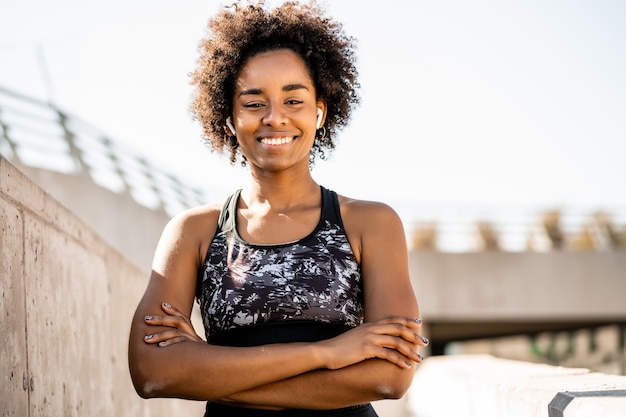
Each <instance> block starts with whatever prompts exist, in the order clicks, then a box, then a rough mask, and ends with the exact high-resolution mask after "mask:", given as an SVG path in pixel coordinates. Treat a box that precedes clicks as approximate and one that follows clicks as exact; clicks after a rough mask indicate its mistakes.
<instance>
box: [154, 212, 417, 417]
mask: <svg viewBox="0 0 626 417" xmlns="http://www.w3.org/2000/svg"><path fill="white" fill-rule="evenodd" d="M349 214H350V215H347V216H346V215H344V218H350V219H351V222H345V223H346V228H347V229H348V230H352V231H355V234H356V235H357V236H359V239H356V240H355V239H354V235H353V236H352V237H353V239H352V240H351V242H352V244H353V248H354V249H355V253H356V254H357V255H358V256H359V257H360V259H361V263H362V269H363V277H364V283H365V288H364V289H365V294H366V299H365V305H366V320H367V321H368V323H374V322H378V321H380V320H382V318H383V317H387V316H389V315H402V316H404V317H407V316H413V317H417V316H418V310H417V303H416V301H415V297H414V295H413V291H412V287H411V284H410V280H409V278H408V257H407V252H406V243H405V238H404V232H403V230H402V225H401V223H400V221H399V218H398V217H397V215H396V214H395V213H394V212H393V211H391V210H390V209H389V208H387V207H386V206H381V205H371V204H369V203H368V204H366V207H364V208H362V207H355V208H354V210H353V211H352V212H350V213H349ZM363 217H365V218H367V219H368V221H364V219H363ZM374 220H375V221H374ZM355 224H356V225H363V224H365V225H369V226H368V227H367V228H366V229H365V230H363V231H362V232H361V231H359V229H357V227H355V226H354V225H355ZM189 326H190V325H189ZM367 326H368V324H366V325H365V326H364V327H367ZM405 326H406V328H407V329H410V332H412V333H413V336H414V337H413V338H411V335H408V336H405V337H406V339H410V340H412V343H409V344H408V345H406V346H405V347H404V348H405V349H406V348H408V349H410V350H412V351H413V352H411V351H409V353H408V354H407V356H406V357H404V358H402V357H398V358H397V359H396V365H394V364H393V361H390V360H380V359H370V360H366V361H363V362H360V363H358V364H354V365H351V366H348V367H343V368H341V369H338V370H332V371H330V370H315V371H313V372H307V373H304V374H301V375H297V376H294V377H290V378H286V379H284V380H281V381H276V382H274V383H271V384H267V385H263V386H259V387H256V388H254V389H251V390H246V391H240V392H238V393H236V394H233V395H230V396H228V398H223V399H222V401H229V402H235V403H239V405H247V406H255V407H278V408H337V407H343V406H348V405H354V404H359V403H364V402H368V401H372V400H379V399H384V398H400V397H401V396H402V395H403V394H404V392H405V391H406V390H407V389H408V387H409V385H410V382H411V380H412V377H413V370H412V369H410V368H409V367H407V366H403V365H402V364H401V363H398V360H405V361H406V360H409V361H411V362H420V361H421V358H420V357H419V356H418V355H417V353H416V351H417V345H425V344H426V343H427V342H426V341H425V340H422V339H421V338H420V337H419V336H418V335H417V333H418V332H419V326H418V324H417V323H415V322H412V323H411V321H410V320H407V321H406V324H405ZM172 327H180V326H179V325H174V324H172ZM187 332H189V330H187ZM191 332H192V330H191ZM350 332H354V331H350ZM350 332H348V333H350ZM172 336H175V334H174V335H165V336H163V337H164V339H168V338H170V337H172ZM359 337H361V336H359ZM406 339H405V340H406ZM155 342H156V341H155ZM168 343H169V342H168ZM344 345H348V344H347V343H344ZM350 346H351V345H350ZM389 347H391V346H389ZM388 350H389V349H388ZM405 351H406V350H405ZM411 365H412V363H411ZM337 392H341V393H342V395H340V396H339V395H337Z"/></svg>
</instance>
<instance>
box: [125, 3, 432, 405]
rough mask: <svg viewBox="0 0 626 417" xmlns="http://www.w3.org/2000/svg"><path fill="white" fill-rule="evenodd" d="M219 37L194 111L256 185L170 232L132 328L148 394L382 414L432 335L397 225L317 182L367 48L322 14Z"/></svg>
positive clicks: (257, 12)
mask: <svg viewBox="0 0 626 417" xmlns="http://www.w3.org/2000/svg"><path fill="white" fill-rule="evenodd" d="M210 29H211V31H210V34H209V36H208V37H207V38H206V39H205V40H203V42H202V44H201V51H202V52H201V57H200V59H199V61H198V68H197V70H196V71H195V73H194V74H193V76H192V77H193V78H192V80H193V83H194V84H195V86H196V95H195V97H194V100H193V106H192V109H193V111H194V113H195V115H196V116H197V118H198V119H199V120H200V122H201V123H202V126H203V134H204V137H205V138H206V141H207V143H208V144H209V145H210V146H211V147H212V149H214V150H217V151H220V152H223V151H228V152H229V153H230V158H231V162H235V161H237V160H239V161H241V162H242V163H243V164H245V165H247V166H248V167H249V170H250V174H251V181H250V183H249V184H248V185H247V186H246V187H244V188H243V189H242V190H239V191H237V192H236V193H234V194H233V195H232V196H231V197H229V199H228V200H227V201H226V202H220V203H218V204H211V205H207V206H202V207H198V208H195V209H191V210H188V211H185V212H183V213H181V214H179V215H178V216H176V217H175V218H173V219H172V220H171V222H170V223H169V224H168V225H167V226H166V228H165V230H164V232H163V235H162V238H161V240H160V242H159V244H158V247H157V250H156V253H155V257H154V263H153V271H152V276H151V278H150V282H149V284H148V287H147V289H146V292H145V294H144V296H143V298H142V299H141V301H140V303H139V306H138V308H137V311H136V314H135V316H134V319H133V322H132V328H131V333H130V341H129V364H130V371H131V376H132V379H133V383H134V385H135V388H136V389H137V392H138V393H139V395H141V396H142V397H144V398H147V397H180V398H189V399H199V400H208V402H207V414H206V415H210V416H221V415H224V416H227V415H228V416H233V415H246V416H257V415H258V416H261V415H263V416H264V415H281V416H296V415H307V416H317V415H320V416H322V415H346V416H375V415H376V413H375V412H374V410H373V408H372V407H371V405H370V404H369V402H370V401H374V400H378V399H384V398H400V397H401V396H402V395H403V394H404V393H405V391H406V390H407V389H408V387H409V385H410V383H411V380H412V377H413V370H414V368H415V364H416V363H419V362H421V361H422V356H421V355H420V354H419V353H418V352H417V351H418V347H419V346H426V344H427V343H428V340H427V339H425V338H423V337H421V336H420V335H419V325H420V323H421V320H419V319H417V317H419V311H418V307H417V302H416V299H415V296H414V293H413V290H412V287H411V283H410V279H409V274H408V258H407V248H406V243H405V242H406V241H405V236H404V231H403V228H402V224H401V222H400V219H399V217H398V216H397V214H396V213H395V212H394V211H393V210H392V209H391V208H390V207H388V206H387V205H384V204H382V203H376V202H367V201H360V200H355V199H351V198H348V197H345V196H340V195H337V194H336V193H334V192H333V191H330V190H328V189H326V188H324V187H321V186H320V185H318V184H317V183H316V182H315V180H314V179H313V177H312V175H311V171H310V167H311V165H312V162H313V161H314V159H315V157H316V156H319V157H322V158H323V157H324V156H325V155H326V152H328V151H330V150H332V149H333V148H334V137H335V134H336V132H337V131H338V130H339V129H341V128H342V127H343V126H345V124H346V123H347V121H348V120H349V116H350V114H351V111H352V108H353V107H354V106H355V105H356V104H357V103H358V94H357V92H356V88H357V87H358V83H357V81H356V74H357V71H356V69H355V66H354V60H355V57H354V42H353V40H352V39H351V38H349V37H347V36H346V35H344V33H343V31H342V28H341V26H340V25H339V24H338V23H336V22H333V21H332V20H331V19H329V18H327V17H325V16H324V15H323V13H322V12H321V10H320V9H319V8H318V7H317V6H316V5H314V4H304V5H301V4H296V3H285V4H283V5H282V6H280V7H277V8H275V9H271V10H270V9H266V8H265V6H264V5H263V4H253V5H246V6H233V7H230V8H226V9H224V10H223V11H222V12H221V13H219V14H218V15H217V16H216V17H215V18H213V19H212V20H211V21H210ZM196 298H197V300H198V301H199V303H200V310H201V313H202V318H203V323H204V327H205V333H206V336H207V342H208V343H207V342H205V341H203V340H202V339H201V338H200V337H198V336H197V335H196V333H195V331H194V329H193V327H192V325H191V323H190V320H189V317H190V314H191V310H192V305H193V302H194V299H196ZM279 410H280V411H279ZM316 410H317V411H316Z"/></svg>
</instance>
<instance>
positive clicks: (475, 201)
mask: <svg viewBox="0 0 626 417" xmlns="http://www.w3.org/2000/svg"><path fill="white" fill-rule="evenodd" d="M220 4H221V2H215V1H207V0H204V1H199V0H183V1H178V2H173V1H171V0H169V1H163V0H133V1H127V0H109V1H106V2H103V1H87V0H57V1H44V0H3V1H2V3H0V85H3V86H5V87H7V88H11V89H13V90H16V91H18V92H21V93H24V94H28V95H32V96H35V97H38V98H44V99H52V100H53V101H54V102H56V103H57V105H59V106H60V107H61V108H63V109H65V110H67V111H69V112H70V113H73V114H75V115H78V116H79V117H81V118H82V119H84V120H86V121H88V122H90V123H92V124H93V125H95V126H96V127H98V128H100V129H101V130H104V131H105V132H108V133H109V134H110V135H111V136H112V137H113V138H115V139H116V140H118V141H123V142H126V143H128V144H130V145H131V146H133V147H135V148H138V149H139V150H142V151H143V152H145V153H146V154H147V155H148V156H149V157H150V158H151V159H153V160H155V161H157V162H158V163H160V164H162V165H163V166H164V167H165V168H168V169H171V170H172V171H174V172H175V173H177V174H178V175H179V176H181V177H182V178H184V179H186V180H187V181H188V182H189V183H190V184H192V185H195V186H199V187H204V188H207V189H209V190H214V195H216V199H217V198H221V197H222V196H223V195H225V194H226V193H229V192H230V191H232V190H234V189H235V188H238V187H240V186H242V185H244V184H245V182H246V179H247V172H246V171H245V169H242V168H240V167H231V166H230V165H229V163H228V161H227V158H226V157H218V156H216V155H213V154H211V153H209V152H208V151H207V150H205V149H204V148H203V145H201V144H200V141H199V128H198V126H197V125H195V124H194V122H193V121H192V120H191V118H190V117H189V114H188V112H187V109H188V102H189V95H190V86H189V83H188V76H187V74H188V73H189V72H190V71H191V70H192V69H193V66H194V63H195V59H196V47H197V44H198V41H199V39H200V38H201V37H202V36H203V34H204V32H205V25H206V20H207V18H208V17H209V16H210V15H212V14H213V12H214V11H215V10H217V8H218V6H219V5H220ZM328 8H329V10H330V11H331V13H332V15H334V16H335V17H336V18H337V19H338V20H339V21H341V22H343V23H344V25H345V29H346V31H347V32H348V33H349V34H351V35H353V36H354V37H356V38H357V39H358V42H359V68H360V71H361V83H362V91H361V95H362V105H361V107H360V108H359V109H358V110H357V111H356V113H355V117H354V119H353V121H352V123H351V125H350V126H349V128H348V129H347V130H345V131H344V132H343V134H342V135H341V137H340V139H341V140H340V144H339V147H338V149H337V150H336V152H335V153H334V154H333V157H332V159H331V160H330V161H326V162H323V161H320V162H318V164H317V166H316V168H315V170H314V176H315V177H316V179H317V180H318V182H320V183H322V184H324V185H326V186H327V187H329V188H332V189H335V190H336V191H338V192H340V193H342V194H345V195H350V196H353V197H358V198H366V199H374V200H382V201H386V202H388V203H390V204H392V205H394V204H397V205H398V206H403V205H404V204H405V203H411V205H413V206H415V204H417V205H424V206H430V207H435V206H438V207H442V206H454V207H463V206H470V205H474V206H489V205H493V206H508V207H511V206H543V207H548V206H554V207H575V206H584V207H608V208H610V207H618V208H620V209H623V208H626V192H625V190H626V187H625V185H624V183H625V182H626V77H625V76H624V74H626V25H625V24H624V22H626V2H623V1H621V0H548V1H546V0H511V1H506V2H503V1H496V0H491V1H487V0H473V1H471V2H468V1H464V0H437V1H424V0H419V1H415V0H404V1H400V0H387V1H384V2H381V1H368V0H341V1H332V2H328ZM42 62H44V63H45V64H42ZM42 67H45V71H44V70H42ZM46 79H48V80H49V84H50V85H51V87H49V86H48V82H47V81H46Z"/></svg>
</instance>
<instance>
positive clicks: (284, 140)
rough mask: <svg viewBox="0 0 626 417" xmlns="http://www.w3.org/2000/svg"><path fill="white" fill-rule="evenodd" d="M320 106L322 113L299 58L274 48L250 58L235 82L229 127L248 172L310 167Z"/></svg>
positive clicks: (324, 108) (322, 104) (306, 70)
mask: <svg viewBox="0 0 626 417" xmlns="http://www.w3.org/2000/svg"><path fill="white" fill-rule="evenodd" d="M318 107H320V108H321V109H322V111H324V112H325V110H326V107H325V105H324V103H322V102H317V101H316V93H315V87H314V86H313V80H312V79H311V76H310V74H309V71H308V69H307V67H306V64H305V63H304V61H303V60H302V59H301V58H300V56H299V55H298V54H296V53H295V52H293V51H291V50H289V49H278V50H274V51H268V52H262V53H259V54H257V55H254V56H253V57H251V58H250V59H248V61H247V62H246V63H245V64H244V65H243V67H242V68H241V71H240V73H239V77H238V78H237V79H236V80H235V89H234V96H233V124H234V127H235V130H236V135H237V140H238V142H239V146H240V149H241V152H242V153H243V154H244V155H245V157H246V159H247V161H248V163H249V164H250V166H251V168H260V169H262V170H267V171H281V170H286V169H289V168H291V167H294V166H301V165H306V167H307V169H308V164H309V153H310V150H311V147H312V146H313V141H314V140H315V131H316V115H317V108H318Z"/></svg>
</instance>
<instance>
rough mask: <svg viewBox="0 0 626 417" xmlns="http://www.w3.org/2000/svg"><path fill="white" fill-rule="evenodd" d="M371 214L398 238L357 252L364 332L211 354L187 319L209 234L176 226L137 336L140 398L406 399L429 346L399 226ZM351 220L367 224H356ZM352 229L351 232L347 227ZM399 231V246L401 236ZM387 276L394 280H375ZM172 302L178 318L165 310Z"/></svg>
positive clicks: (257, 402)
mask: <svg viewBox="0 0 626 417" xmlns="http://www.w3.org/2000/svg"><path fill="white" fill-rule="evenodd" d="M366 211H367V210H366ZM370 211H371V210H370ZM371 214H372V213H369V215H371ZM373 214H378V215H379V216H383V217H386V218H385V219H383V220H387V221H386V222H383V223H384V224H385V228H386V229H387V230H388V229H389V227H391V229H392V230H391V233H382V234H381V233H378V234H376V233H375V232H376V231H375V230H374V231H372V235H374V236H378V238H377V239H371V241H370V242H369V244H364V243H363V244H360V245H359V249H360V258H361V264H362V272H363V276H364V282H365V285H364V286H365V288H364V292H365V294H366V296H365V305H366V323H365V324H363V325H362V326H359V327H357V328H355V329H352V330H350V331H348V332H346V333H344V334H342V335H340V336H338V337H335V338H332V339H328V340H325V341H320V342H316V343H288V344H274V345H265V346H258V347H249V348H232V347H222V346H212V345H208V344H206V343H205V342H204V341H202V340H201V339H200V338H199V337H198V336H197V335H196V333H195V331H194V330H193V326H191V323H190V321H189V316H190V312H191V306H192V301H193V294H194V290H195V270H196V268H197V265H198V264H199V259H198V257H199V256H200V255H199V254H200V253H202V249H200V250H198V249H197V247H198V246H197V245H198V241H195V243H193V242H194V238H193V233H191V236H190V231H193V230H198V229H202V228H201V227H200V228H199V227H198V225H197V224H195V223H196V222H197V219H196V218H194V217H193V216H191V217H186V218H183V219H178V220H175V221H174V222H172V224H171V225H169V226H168V228H166V232H165V233H164V238H163V239H162V242H163V243H160V245H159V249H157V256H156V257H155V259H165V261H164V262H163V261H162V262H159V261H157V262H155V269H154V271H153V274H152V277H151V281H150V284H149V286H148V289H147V290H146V294H145V295H144V298H143V299H142V301H141V303H140V305H139V307H138V309H137V312H136V314H135V317H134V319H133V325H132V329H131V335H130V342H129V363H130V368H131V376H132V377H133V382H134V384H135V387H136V389H137V391H138V393H139V394H140V395H141V396H143V397H154V396H159V397H182V398H191V399H203V400H214V401H220V402H224V403H236V404H237V405H240V406H254V407H260V408H311V409H312V408H337V407H343V406H348V405H354V404H360V403H365V402H368V401H373V400H378V399H383V398H399V397H401V396H402V395H403V394H404V392H405V391H406V389H408V386H409V385H410V382H411V380H412V377H413V370H414V367H415V364H416V363H418V362H421V360H422V358H421V355H419V354H418V353H417V350H418V346H420V345H421V346H424V345H426V343H427V341H426V340H424V339H423V338H421V337H420V336H419V323H418V322H417V321H416V320H415V317H418V310H417V303H416V301H415V297H414V296H413V292H412V288H411V286H410V281H409V280H408V271H407V269H408V266H407V265H408V260H407V259H406V247H405V246H403V245H404V241H403V239H404V234H403V231H402V230H401V225H400V223H399V220H398V219H396V218H395V217H394V215H393V214H389V212H388V211H386V210H382V213H381V210H380V208H374V213H373ZM365 215H368V213H365ZM205 217H206V216H205ZM344 218H346V217H344ZM352 218H353V219H354V221H355V222H358V221H359V219H358V216H352ZM361 220H362V219H361ZM344 223H346V228H348V227H349V224H348V223H349V222H344ZM379 223H380V222H379ZM390 225H391V226H390ZM398 227H400V230H399V232H401V233H400V234H399V236H400V239H398V230H394V228H396V229H397V228H398ZM208 235H209V236H212V233H210V234H208ZM182 236H185V239H182ZM374 240H376V241H374ZM400 241H401V242H400ZM189 242H192V243H189ZM374 243H376V245H374ZM187 245H191V246H190V247H187ZM194 246H195V247H196V249H195V250H192V249H191V248H193V247H194ZM199 246H200V247H201V246H202V245H199ZM370 248H371V249H370ZM384 248H386V249H387V250H385V249H384ZM383 276H386V277H388V278H386V279H385V280H383V279H379V278H377V277H383ZM164 301H168V302H169V303H171V304H172V305H174V306H177V307H179V308H180V310H179V309H176V308H173V307H168V306H167V305H163V302H164ZM157 307H159V308H158V310H157ZM159 310H160V311H159ZM146 316H148V318H149V319H146ZM338 393H341V395H338Z"/></svg>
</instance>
